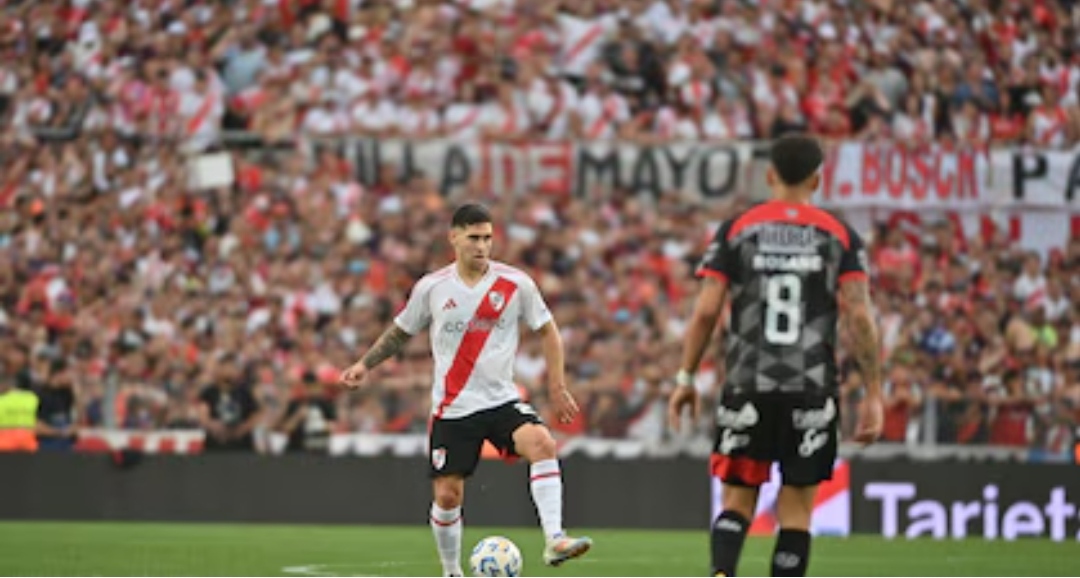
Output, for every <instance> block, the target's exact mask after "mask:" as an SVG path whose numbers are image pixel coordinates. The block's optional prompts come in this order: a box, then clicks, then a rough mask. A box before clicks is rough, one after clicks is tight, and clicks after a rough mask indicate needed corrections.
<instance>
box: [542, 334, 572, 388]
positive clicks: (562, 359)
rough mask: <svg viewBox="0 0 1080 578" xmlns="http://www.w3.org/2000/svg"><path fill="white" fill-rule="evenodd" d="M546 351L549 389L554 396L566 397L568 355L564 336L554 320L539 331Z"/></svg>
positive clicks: (545, 358) (545, 361) (545, 360)
mask: <svg viewBox="0 0 1080 578" xmlns="http://www.w3.org/2000/svg"><path fill="white" fill-rule="evenodd" d="M537 332H538V333H539V334H540V341H541V344H542V346H543V350H544V363H545V364H546V366H547V376H548V389H549V390H550V393H551V394H552V395H556V394H558V395H565V393H563V392H565V391H566V353H565V351H564V349H563V340H562V334H561V333H559V326H558V324H556V323H555V320H554V319H552V320H551V321H548V322H547V323H545V324H544V325H542V326H541V327H540V329H539V330H538V331H537Z"/></svg>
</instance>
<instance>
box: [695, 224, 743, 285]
mask: <svg viewBox="0 0 1080 578" xmlns="http://www.w3.org/2000/svg"><path fill="white" fill-rule="evenodd" d="M729 231H731V221H725V222H724V223H723V224H722V225H720V228H719V229H717V231H716V236H714V237H713V240H712V242H711V243H709V246H708V248H706V249H705V255H703V256H702V258H701V263H700V264H698V268H697V272H696V274H697V276H698V277H715V278H717V279H723V280H724V281H731V280H732V278H734V277H735V258H734V255H733V254H732V249H731V243H729V242H728V238H727V237H728V232H729Z"/></svg>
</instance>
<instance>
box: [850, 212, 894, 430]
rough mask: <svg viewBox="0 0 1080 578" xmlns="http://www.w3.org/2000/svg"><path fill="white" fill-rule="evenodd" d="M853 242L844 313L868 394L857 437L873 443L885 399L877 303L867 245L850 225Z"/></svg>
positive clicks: (878, 428)
mask: <svg viewBox="0 0 1080 578" xmlns="http://www.w3.org/2000/svg"><path fill="white" fill-rule="evenodd" d="M849 235H850V239H851V240H850V246H849V247H848V248H847V250H846V251H845V252H844V254H843V256H842V257H841V262H840V316H841V321H842V323H844V324H845V325H846V327H847V329H848V332H849V334H850V335H851V341H852V356H853V357H854V358H855V362H856V363H858V364H859V369H860V370H861V371H862V375H863V379H864V382H865V387H866V397H865V398H864V399H863V402H862V407H861V408H860V410H859V420H858V425H857V427H856V431H855V440H856V441H859V442H862V443H866V444H868V443H873V442H874V441H875V440H877V438H878V437H879V436H880V435H881V428H882V423H883V422H884V402H883V400H882V394H881V349H880V345H879V343H880V342H879V337H878V328H877V321H876V320H875V319H874V306H873V303H872V302H871V301H870V284H869V281H868V280H867V258H866V249H864V248H863V244H862V240H861V239H859V236H858V235H857V234H856V233H855V232H854V231H852V230H850V228H849Z"/></svg>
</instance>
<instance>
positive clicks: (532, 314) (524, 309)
mask: <svg viewBox="0 0 1080 578" xmlns="http://www.w3.org/2000/svg"><path fill="white" fill-rule="evenodd" d="M521 319H522V320H523V321H524V322H525V324H526V325H528V326H529V329H531V330H533V331H536V330H537V329H540V328H541V327H543V326H544V325H546V324H547V323H548V322H549V321H551V320H552V315H551V310H550V309H548V306H547V303H545V302H544V296H543V295H541V294H540V288H539V287H537V286H536V282H534V281H533V280H532V279H529V278H526V280H525V281H524V282H523V283H522V284H521Z"/></svg>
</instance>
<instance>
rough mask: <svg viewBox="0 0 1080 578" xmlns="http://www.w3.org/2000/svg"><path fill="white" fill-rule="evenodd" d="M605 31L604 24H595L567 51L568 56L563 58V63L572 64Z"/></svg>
mask: <svg viewBox="0 0 1080 578" xmlns="http://www.w3.org/2000/svg"><path fill="white" fill-rule="evenodd" d="M603 33H604V26H603V25H602V24H600V23H596V24H593V25H592V26H591V27H590V28H589V29H588V30H587V31H586V32H585V34H582V35H581V38H578V40H577V42H575V43H574V45H573V46H571V47H570V48H569V50H567V51H566V56H565V57H564V58H563V65H567V64H570V63H571V62H573V61H574V60H576V59H577V57H578V56H581V53H582V52H584V51H585V49H586V48H588V47H589V46H590V45H591V44H592V43H593V42H595V41H596V40H597V39H598V38H600V35H602V34H603Z"/></svg>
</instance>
